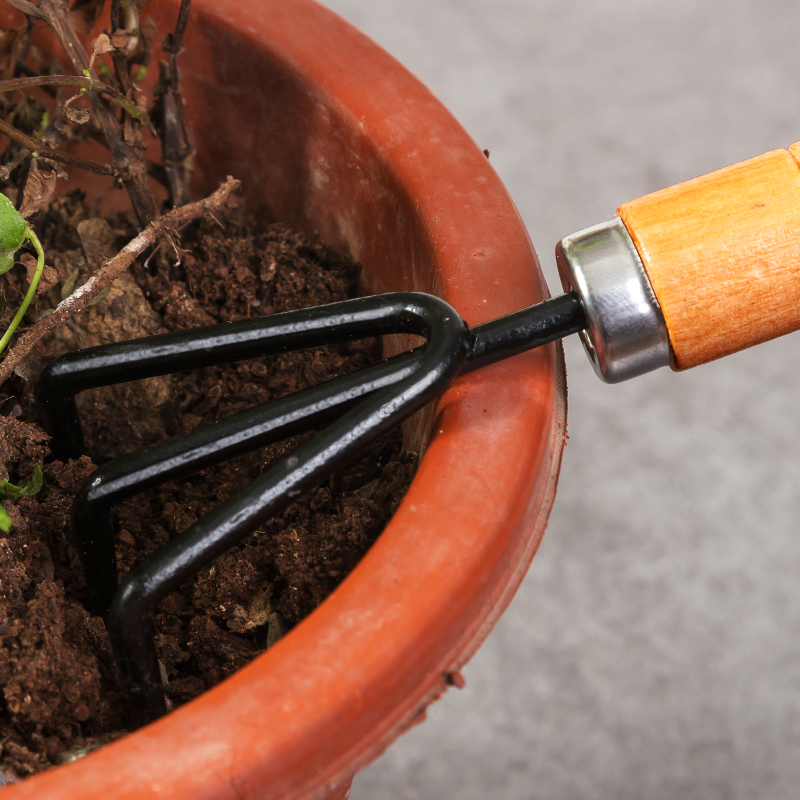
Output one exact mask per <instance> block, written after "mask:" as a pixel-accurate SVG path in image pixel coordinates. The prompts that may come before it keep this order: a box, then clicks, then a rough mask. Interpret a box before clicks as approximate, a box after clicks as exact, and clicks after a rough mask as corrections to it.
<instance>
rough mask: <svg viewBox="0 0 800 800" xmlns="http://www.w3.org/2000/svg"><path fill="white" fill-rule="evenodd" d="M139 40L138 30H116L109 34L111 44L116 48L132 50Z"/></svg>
mask: <svg viewBox="0 0 800 800" xmlns="http://www.w3.org/2000/svg"><path fill="white" fill-rule="evenodd" d="M138 40H139V32H138V31H126V30H121V29H120V30H118V31H114V33H112V34H111V40H110V43H111V46H112V47H114V48H116V49H117V50H133V48H134V47H136V43H137V42H138Z"/></svg>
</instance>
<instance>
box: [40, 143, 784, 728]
mask: <svg viewBox="0 0 800 800" xmlns="http://www.w3.org/2000/svg"><path fill="white" fill-rule="evenodd" d="M795 152H796V148H795V146H793V148H792V149H791V152H790V151H786V150H779V151H773V152H772V153H767V154H765V155H764V156H760V157H759V158H756V159H752V160H750V161H748V162H744V163H742V164H738V165H735V166H733V167H729V168H727V169H725V170H720V171H718V172H716V173H711V174H710V175H707V176H703V177H701V178H697V179H695V180H694V181H690V182H688V183H686V184H681V185H679V186H676V187H672V188H671V189H667V190H664V191H663V192H658V193H656V194H654V195H649V196H647V197H643V198H640V199H639V200H636V201H633V202H632V203H628V204H626V205H624V206H622V207H621V208H620V209H619V211H618V214H619V216H617V217H615V218H614V219H613V220H612V221H610V222H607V223H603V224H602V225H598V226H594V227H593V228H588V229H586V230H584V231H581V232H579V233H577V234H575V235H573V236H570V237H567V238H565V239H563V240H562V241H561V242H560V244H559V246H558V248H557V260H558V264H559V271H560V273H561V279H562V283H563V284H564V287H565V289H566V290H567V292H566V294H564V295H562V296H561V297H557V298H555V299H551V300H546V301H544V302H542V303H539V304H537V305H534V306H531V307H529V308H526V309H523V310H521V311H518V312H516V313H514V314H510V315H508V316H506V317H502V318H500V319H497V320H494V321H492V322H488V323H485V324H483V325H480V326H477V327H475V328H473V329H471V330H470V329H468V328H467V326H466V325H465V324H464V323H463V322H462V320H461V318H460V317H459V315H458V313H457V312H456V310H455V309H453V308H452V307H451V306H449V305H448V304H447V303H445V302H444V301H443V300H440V299H438V298H436V297H433V296H431V295H427V294H422V293H416V292H399V293H394V294H387V295H379V296H374V297H367V298H362V299H358V300H350V301H345V302H342V303H335V304H331V305H328V306H319V307H315V308H310V309H303V310H300V311H291V312H286V313H282V314H275V315H272V316H268V317H261V318H257V319H251V320H245V321H241V322H236V323H229V324H224V325H216V326H211V327H207V328H201V329H196V330H190V331H181V332H177V333H170V334H165V335H162V336H156V337H152V338H148V339H140V340H136V341H132V342H123V343H118V344H111V345H102V346H100V347H95V348H91V349H88V350H84V351H82V352H77V353H68V354H66V355H64V356H62V357H61V358H59V359H57V360H56V361H54V362H53V363H52V364H50V365H49V366H48V367H47V369H46V370H45V371H44V373H43V374H42V376H41V377H40V379H39V381H38V382H37V385H36V402H37V406H38V409H39V413H40V415H41V417H42V420H43V423H44V425H45V427H46V429H47V430H48V432H49V433H50V434H51V435H52V440H51V444H50V446H51V450H52V452H53V454H54V455H55V456H56V457H57V458H60V459H66V458H74V457H77V456H79V455H80V454H81V453H82V452H83V438H82V433H81V425H80V420H79V418H78V413H77V407H76V405H75V399H74V398H75V395H76V394H77V393H79V392H81V391H83V390H84V389H88V388H93V387H98V386H104V385H109V384H113V383H119V382H122V381H129V380H135V379H140V378H146V377H152V376H155V375H164V374H167V373H170V372H175V371H178V370H186V369H191V368H197V367H202V366H207V365H212V364H219V363H222V362H230V361H237V360H242V359H247V358H253V357H256V356H261V355H267V354H274V353H280V352H287V351H289V350H298V349H302V348H306V347H316V346H320V345H322V344H331V343H334V342H341V341H345V340H350V339H358V338H364V337H372V336H379V335H384V334H388V333H413V334H418V335H421V336H424V337H425V339H426V344H425V345H424V346H421V347H419V348H416V349H414V350H411V351H409V352H406V353H403V354H401V355H398V356H395V357H394V358H390V359H387V360H385V361H383V362H381V363H379V364H375V365H373V366H371V367H368V368H366V369H364V370H361V371H359V372H357V373H354V374H352V375H346V376H343V377H340V378H336V379H334V380H331V381H328V382H327V383H325V384H322V385H321V386H317V387H314V388H312V389H308V390H305V391H302V392H299V393H297V394H295V395H292V396H290V397H286V398H283V399H281V400H277V401H274V402H272V403H269V404H266V405H263V406H260V407H258V408H254V409H252V410H250V411H246V412H242V413H240V414H237V415H235V416H233V417H230V418H228V419H225V420H221V421H219V422H215V423H212V424H210V425H206V426H203V427H201V428H199V429H196V430H194V431H191V432H188V433H184V434H181V435H179V436H175V437H173V438H171V439H168V440H166V441H163V442H159V443H157V444H154V445H151V446H149V447H145V448H143V449H141V450H139V451H137V452H134V453H132V454H129V455H125V456H122V457H120V458H117V459H115V460H114V461H112V462H110V463H109V464H107V465H105V466H103V467H101V468H99V469H98V470H97V471H96V472H95V473H93V474H92V475H91V476H90V478H89V480H88V481H87V483H86V484H85V486H84V487H83V488H82V490H81V492H80V493H79V495H78V496H77V497H76V499H75V501H74V504H73V509H72V515H73V530H74V534H75V537H76V542H77V546H78V551H79V554H80V557H81V561H82V564H83V568H84V572H85V576H86V581H87V585H88V587H89V589H90V591H91V597H90V601H89V605H90V607H91V610H93V611H94V612H95V613H99V614H103V615H104V616H106V619H107V622H108V627H109V633H110V636H111V642H112V646H113V649H114V654H115V658H116V661H117V665H118V668H119V671H120V674H121V678H122V681H123V684H124V686H125V688H126V690H127V691H128V693H129V695H130V697H131V699H132V701H133V705H134V708H135V710H136V713H137V715H138V719H139V721H140V722H142V723H144V722H147V721H149V720H152V719H155V718H156V717H158V716H160V715H161V714H163V713H164V712H165V710H166V703H165V697H164V692H163V687H162V684H161V679H160V673H159V664H158V658H157V655H156V650H155V646H154V642H153V615H154V613H155V610H156V607H157V606H158V604H159V602H160V601H161V600H162V599H163V598H164V597H165V596H166V595H167V594H168V593H169V592H170V591H172V590H174V589H176V588H177V587H178V586H179V585H180V584H181V583H182V582H183V581H185V580H186V579H187V578H189V577H190V576H191V575H193V574H194V573H196V572H197V571H198V570H199V569H201V568H202V567H203V566H204V565H205V564H207V563H208V562H209V561H211V560H212V559H214V558H216V557H217V556H219V555H220V554H221V553H223V552H224V551H225V550H227V549H228V548H230V547H231V546H232V545H234V544H235V543H236V542H238V541H240V540H241V539H242V538H243V537H244V536H246V535H247V534H249V533H251V532H252V531H254V530H256V529H257V528H259V527H261V526H262V525H263V524H264V522H265V521H266V520H267V519H268V518H270V517H271V516H273V515H275V514H276V513H279V512H280V511H281V510H282V509H284V508H285V507H286V506H287V505H288V504H289V503H290V502H291V501H292V500H293V499H294V498H295V497H297V496H298V495H299V494H301V493H302V492H304V491H307V490H308V489H309V488H311V487H312V486H314V485H315V484H317V483H319V482H320V481H323V480H325V479H326V478H327V477H329V476H330V475H331V474H332V473H333V472H335V471H336V470H337V469H339V468H341V467H342V466H344V465H345V464H346V463H348V462H349V461H351V460H352V459H353V458H354V457H355V456H356V455H357V454H359V453H360V452H362V451H363V450H364V449H365V448H366V447H367V446H368V445H369V444H370V443H371V442H372V441H373V440H374V439H375V438H376V437H378V436H380V435H381V434H383V433H385V432H386V431H387V430H389V429H390V428H391V427H393V426H394V425H396V424H398V423H399V422H400V421H402V420H403V419H404V418H406V417H408V416H409V415H410V414H413V413H414V412H415V411H417V410H418V409H420V408H421V407H422V406H424V405H425V404H426V403H428V402H429V401H431V400H433V399H434V398H436V397H437V396H438V395H439V394H441V393H442V392H443V391H444V389H445V388H446V387H447V386H448V384H449V383H450V382H451V381H452V380H453V379H454V378H455V377H456V376H458V375H460V374H463V373H465V372H468V371H471V370H473V369H477V368H479V367H482V366H485V365H487V364H490V363H493V362H495V361H498V360H500V359H504V358H508V357H509V356H512V355H515V354H518V353H521V352H524V351H525V350H529V349H531V348H534V347H539V346H541V345H544V344H547V343H549V342H552V341H554V340H556V339H560V338H562V337H564V336H567V335H569V334H572V333H576V332H580V333H581V336H582V338H583V340H584V344H585V346H586V350H587V353H588V354H589V357H590V359H591V361H592V363H593V365H594V367H595V369H596V371H597V372H598V374H599V375H600V377H601V378H603V379H604V380H606V381H608V382H612V383H613V382H618V381H622V380H626V379H628V378H631V377H634V376H636V375H641V374H642V373H644V372H647V371H649V370H652V369H656V368H658V367H661V366H666V365H667V364H671V365H672V366H673V368H675V369H685V368H688V367H690V366H694V365H696V364H700V363H703V362H705V361H709V360H711V359H713V358H718V357H720V356H722V355H726V354H728V353H730V352H734V351H735V350H740V349H743V348H744V347H747V346H750V345H752V344H757V343H758V342H761V341H765V340H766V339H768V338H772V337H774V336H778V335H781V334H782V333H787V332H789V331H790V330H795V329H797V328H800V281H789V280H786V278H787V277H788V276H789V273H790V270H792V269H793V268H794V264H795V263H797V256H798V255H800V220H798V215H797V214H796V213H795V211H794V209H795V208H796V207H797V205H798V201H799V200H800V168H798V162H797V161H796V160H795ZM322 424H327V427H324V428H323V429H322V430H321V431H320V432H319V433H317V434H316V435H315V436H314V437H313V438H312V439H311V440H309V441H308V442H306V443H305V444H303V445H301V446H300V447H299V448H298V449H297V450H296V451H295V452H294V453H293V454H292V455H291V456H289V457H288V458H286V459H284V460H283V461H282V462H280V463H279V464H277V465H276V466H274V467H273V468H272V469H270V470H269V471H267V472H265V473H264V474H263V475H261V476H259V477H258V478H257V479H256V480H254V481H253V482H252V483H251V484H250V485H249V486H248V487H247V488H246V489H245V490H243V491H242V492H240V493H239V494H238V495H236V496H234V497H232V498H231V499H229V500H227V501H226V502H224V503H222V504H221V505H220V506H218V507H217V508H216V509H214V510H213V511H212V512H210V513H209V514H208V515H207V516H206V517H204V518H203V519H201V520H199V521H198V522H197V523H195V524H194V525H192V526H191V527H190V528H188V529H187V530H186V531H184V532H183V533H181V534H179V535H178V536H177V537H175V538H174V539H172V540H170V541H169V542H168V543H167V544H166V545H165V546H164V547H162V548H161V549H160V550H159V551H158V552H157V553H155V554H154V555H152V556H150V557H149V558H148V559H146V560H145V561H144V562H143V563H142V564H141V565H140V566H139V567H137V568H136V569H134V570H133V571H132V572H131V574H130V575H129V576H128V577H127V579H126V581H125V582H124V584H123V585H122V587H119V588H118V586H117V576H116V567H115V561H114V542H113V538H114V528H113V517H114V509H115V507H116V505H117V504H118V503H119V502H120V501H121V500H123V499H125V498H127V497H130V496H132V495H134V494H136V493H138V492H140V491H143V490H144V489H147V488H150V487H153V486H156V485H158V484H161V483H163V482H165V481H168V480H172V479H175V478H177V477H181V476H185V475H187V474H189V473H191V472H194V471H197V470H199V469H201V468H203V467H206V466H209V465H211V464H214V463H217V462H219V461H222V460H224V459H227V458H231V457H233V456H235V455H238V454H241V453H244V452H247V451H249V450H253V449H255V448H258V447H261V446H263V445H265V444H267V443H269V442H272V441H276V440H279V439H282V438H285V437H287V436H290V435H293V434H296V433H299V432H301V431H304V430H308V429H309V428H312V427H318V426H320V425H322Z"/></svg>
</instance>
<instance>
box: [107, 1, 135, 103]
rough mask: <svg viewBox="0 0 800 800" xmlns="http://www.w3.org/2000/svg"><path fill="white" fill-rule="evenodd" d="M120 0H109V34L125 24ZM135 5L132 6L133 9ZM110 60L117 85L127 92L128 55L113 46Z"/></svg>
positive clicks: (129, 85) (128, 88) (129, 84)
mask: <svg viewBox="0 0 800 800" xmlns="http://www.w3.org/2000/svg"><path fill="white" fill-rule="evenodd" d="M120 6H121V0H111V35H112V36H113V35H114V34H115V33H116V32H117V31H118V30H121V29H122V30H124V29H125V28H126V27H127V26H126V25H125V24H123V20H122V17H123V12H122V9H121V8H120ZM135 8H136V6H134V9H135ZM111 60H112V61H113V62H114V72H115V73H116V75H117V80H118V81H119V85H120V86H121V87H122V91H123V92H125V93H126V94H127V92H128V91H129V90H130V88H131V87H132V86H133V82H132V81H131V76H130V72H129V69H130V68H129V66H128V55H127V53H124V52H123V51H122V50H120V49H119V48H117V47H115V48H114V49H113V50H112V51H111Z"/></svg>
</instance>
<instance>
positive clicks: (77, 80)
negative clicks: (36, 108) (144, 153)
mask: <svg viewBox="0 0 800 800" xmlns="http://www.w3.org/2000/svg"><path fill="white" fill-rule="evenodd" d="M37 86H41V87H44V86H76V87H78V88H80V89H87V90H88V89H91V90H92V91H94V92H98V93H99V94H102V95H104V96H106V97H108V99H109V100H111V101H112V102H113V103H116V104H117V105H118V106H120V107H121V108H124V109H125V111H127V112H128V113H129V114H130V115H131V116H132V117H136V118H137V119H138V120H140V121H141V122H142V123H143V124H145V125H148V124H149V123H150V118H149V117H148V116H147V113H146V112H145V111H142V109H141V108H137V106H135V105H134V104H133V103H132V102H131V101H130V100H128V98H127V97H125V95H124V94H122V93H121V92H119V91H118V90H117V89H115V88H114V87H113V86H108V85H107V84H105V83H103V82H102V81H95V80H92V79H91V78H87V77H85V76H83V77H81V76H78V75H39V76H36V77H33V78H11V79H10V80H7V81H0V92H13V91H15V90H21V89H31V88H34V87H37Z"/></svg>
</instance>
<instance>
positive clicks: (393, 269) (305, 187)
mask: <svg viewBox="0 0 800 800" xmlns="http://www.w3.org/2000/svg"><path fill="white" fill-rule="evenodd" d="M189 34H190V35H187V46H186V49H185V51H184V55H183V56H182V59H184V60H183V62H182V66H183V75H184V78H183V84H182V86H183V91H184V95H185V101H186V104H187V106H188V109H189V118H190V119H191V120H194V121H198V120H205V121H208V123H209V127H206V128H204V130H203V135H202V136H200V137H198V144H197V161H196V163H197V171H196V173H195V184H194V189H195V194H196V196H201V195H204V194H206V193H208V192H210V191H212V190H213V189H214V188H215V187H216V186H217V185H218V184H219V182H220V181H221V180H222V179H224V178H225V176H226V175H233V176H235V177H237V178H240V179H241V180H242V190H243V194H244V197H245V198H246V201H247V205H248V208H249V209H251V210H252V211H253V212H255V213H256V214H263V215H264V216H265V217H266V218H267V219H269V220H270V221H273V220H278V221H281V222H284V223H286V224H287V225H289V226H291V227H293V228H296V229H299V230H302V231H304V232H305V233H307V234H309V235H314V234H319V235H320V236H321V237H322V238H323V240H324V241H325V242H326V243H327V244H328V245H329V246H331V247H333V248H334V249H336V250H338V251H340V252H344V253H347V254H348V255H349V256H351V257H352V258H353V259H354V260H355V261H356V262H359V263H361V264H362V265H363V272H362V277H361V281H362V290H363V291H364V293H365V294H374V293H378V292H386V291H398V290H408V289H414V290H418V291H424V292H431V293H437V289H438V288H439V287H437V286H436V285H435V281H436V275H437V274H438V273H437V271H436V270H435V269H431V265H432V264H433V262H434V261H435V259H434V256H433V248H432V246H431V243H430V242H429V241H428V239H427V236H426V233H425V230H424V228H423V226H422V225H421V222H420V220H419V217H418V215H417V214H416V213H415V210H414V208H413V206H412V204H411V202H410V200H409V198H408V196H407V195H406V193H405V191H404V190H403V188H402V187H401V185H400V183H399V182H398V180H397V179H396V177H395V176H394V175H392V174H391V172H390V171H389V170H388V169H387V168H386V166H385V163H384V162H383V161H382V159H381V158H380V154H379V153H377V152H376V150H375V147H374V146H373V145H372V144H371V143H370V142H369V141H368V139H367V137H366V136H365V134H364V133H363V131H362V130H361V128H360V127H359V121H358V120H357V119H355V118H354V117H353V116H351V115H350V114H348V112H347V110H346V109H344V108H342V107H339V106H336V105H334V104H333V103H332V102H331V100H330V99H329V98H327V97H324V96H319V95H317V94H315V93H314V92H313V90H310V89H309V84H308V83H306V82H305V81H304V80H303V78H302V75H301V74H300V73H298V68H297V65H296V64H288V63H286V62H284V61H283V60H282V58H281V55H280V54H279V53H276V52H273V51H270V50H268V49H266V47H265V44H264V43H263V42H259V43H258V47H254V46H253V42H247V44H246V46H245V43H244V42H243V41H242V38H241V34H240V33H238V32H237V31H234V30H231V29H226V28H225V27H224V25H222V26H221V25H220V20H219V18H215V19H214V20H213V23H212V22H211V20H210V19H209V18H208V17H207V16H205V15H204V14H203V13H202V10H201V9H198V11H197V12H196V16H195V18H194V20H193V24H192V26H191V28H190V31H189ZM267 46H268V44H267ZM219 86H225V87H227V89H226V91H224V92H220V91H218V89H216V88H213V87H219ZM195 124H196V125H197V124H199V123H198V122H195ZM417 339H418V337H409V336H404V335H397V336H390V337H386V339H385V341H384V351H385V354H386V355H387V356H389V355H393V354H395V353H397V352H401V351H403V350H406V349H408V348H409V347H410V346H412V345H413V344H415V343H416V341H417ZM412 340H413V341H412ZM433 411H434V407H433V405H431V406H430V407H429V408H426V409H423V410H422V411H420V412H419V413H418V414H416V415H415V416H414V417H413V418H412V419H411V420H409V421H408V422H407V423H406V425H405V426H404V439H405V445H406V447H408V448H409V449H411V450H413V451H415V452H418V453H421V452H422V450H423V449H424V447H425V444H426V443H427V440H428V438H429V433H430V427H431V424H432V420H433Z"/></svg>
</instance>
